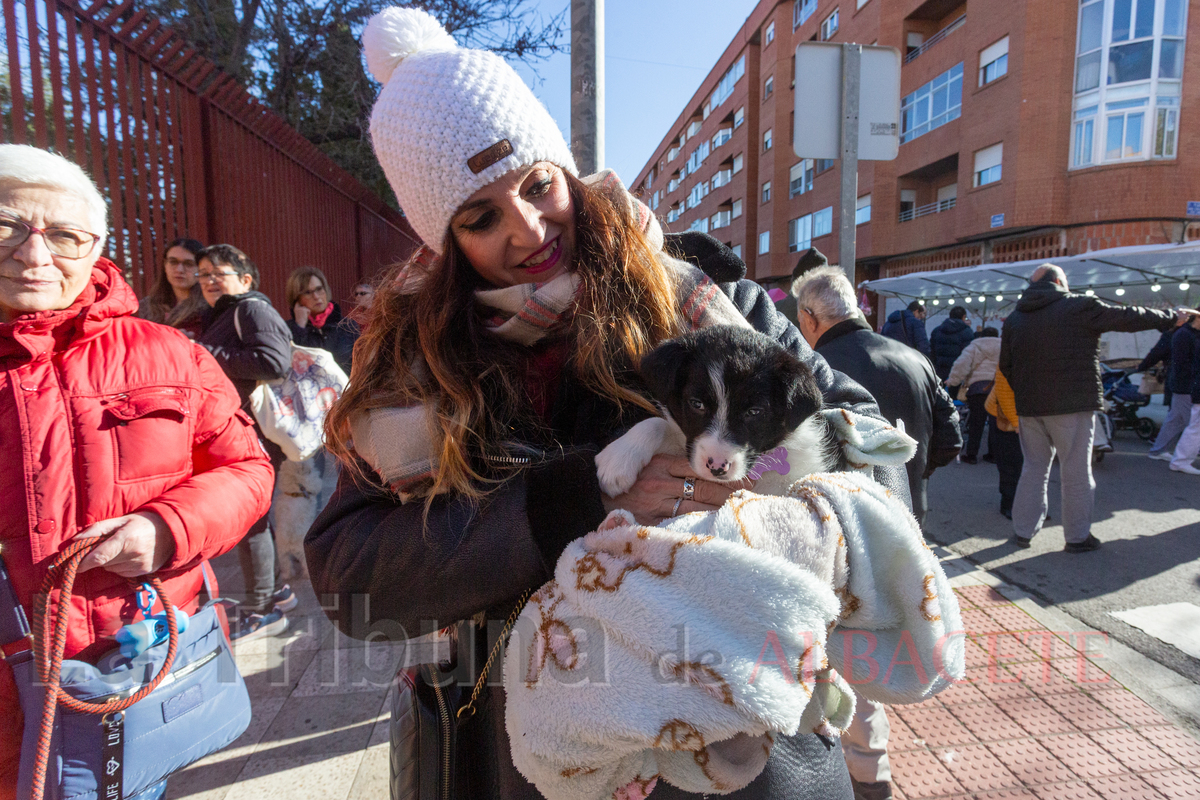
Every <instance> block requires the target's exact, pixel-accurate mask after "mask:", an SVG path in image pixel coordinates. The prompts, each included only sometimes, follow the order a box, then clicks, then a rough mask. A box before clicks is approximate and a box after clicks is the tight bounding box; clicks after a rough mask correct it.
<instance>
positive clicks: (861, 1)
mask: <svg viewBox="0 0 1200 800" xmlns="http://www.w3.org/2000/svg"><path fill="white" fill-rule="evenodd" d="M869 2H871V0H858V5H857V6H856V8H862V7H863V6H865V5H866V4H867V3H869Z"/></svg>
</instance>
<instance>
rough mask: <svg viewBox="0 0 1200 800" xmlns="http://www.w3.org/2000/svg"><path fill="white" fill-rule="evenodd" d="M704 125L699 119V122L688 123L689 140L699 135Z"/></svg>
mask: <svg viewBox="0 0 1200 800" xmlns="http://www.w3.org/2000/svg"><path fill="white" fill-rule="evenodd" d="M703 124H704V123H703V122H701V121H700V120H698V119H697V120H692V121H691V122H689V123H688V126H687V136H688V138H689V139H690V138H692V137H693V136H695V135H696V134H697V133H699V132H700V126H701V125H703Z"/></svg>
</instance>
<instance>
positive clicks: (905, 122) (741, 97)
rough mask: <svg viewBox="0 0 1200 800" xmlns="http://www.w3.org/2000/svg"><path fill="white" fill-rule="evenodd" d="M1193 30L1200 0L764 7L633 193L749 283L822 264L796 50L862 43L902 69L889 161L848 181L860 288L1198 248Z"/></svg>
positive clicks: (833, 228)
mask: <svg viewBox="0 0 1200 800" xmlns="http://www.w3.org/2000/svg"><path fill="white" fill-rule="evenodd" d="M1189 5H1190V8H1189ZM1198 26H1200V0H1190V2H1189V0H967V2H963V1H962V0H786V1H785V2H778V1H777V0H762V2H760V3H759V4H758V6H757V7H756V8H755V9H754V11H753V12H752V13H751V14H750V16H749V17H748V18H747V20H746V22H745V24H744V25H743V26H742V28H741V29H740V30H739V31H737V33H736V35H735V36H734V37H733V40H732V41H731V42H730V44H729V46H728V48H726V50H725V52H724V53H723V54H722V56H721V58H720V59H719V60H718V61H717V63H716V65H715V66H714V68H713V70H712V71H711V72H710V73H709V75H708V76H707V77H706V78H705V80H704V81H703V83H702V84H701V86H700V88H699V90H698V91H697V92H696V93H695V95H693V97H692V99H691V101H690V102H689V103H688V106H687V107H686V108H685V109H684V110H683V112H682V113H681V114H680V115H679V117H678V118H677V119H676V121H675V124H674V125H673V126H672V127H671V128H670V130H668V131H666V133H665V135H664V137H663V140H662V142H661V143H660V144H659V146H658V148H657V149H656V151H655V153H654V156H653V158H651V159H650V161H649V162H648V163H647V164H646V165H645V166H644V167H643V168H642V171H641V172H640V173H639V174H638V176H637V178H636V179H635V180H633V181H632V182H631V184H630V185H631V186H633V187H634V190H635V192H636V193H637V194H638V195H639V196H640V197H642V198H643V200H644V201H646V202H647V203H648V204H649V205H650V207H651V208H652V209H653V210H654V211H655V213H657V214H658V215H659V217H660V218H661V219H662V220H663V221H664V224H665V225H666V227H667V228H668V229H669V230H672V231H681V230H688V229H695V230H703V231H706V232H708V233H710V234H712V235H713V236H715V237H716V238H718V239H720V240H722V241H724V242H725V243H727V244H729V245H730V246H731V247H733V248H734V250H735V251H737V252H738V253H739V254H740V255H741V257H742V258H743V260H745V261H746V263H747V265H748V276H749V277H752V278H755V279H757V280H760V281H764V282H765V281H770V280H772V279H774V278H779V277H782V276H787V275H789V274H790V273H791V269H792V267H793V266H794V265H795V263H796V260H797V258H798V255H797V254H798V253H799V252H802V251H804V250H806V249H807V248H808V247H809V246H810V245H811V246H816V247H817V248H819V249H820V250H821V251H822V252H824V253H826V254H827V255H828V256H830V258H831V260H834V261H836V259H837V254H838V252H839V244H838V230H839V225H840V213H839V212H840V209H839V203H840V196H839V193H840V188H841V186H840V174H839V170H840V167H839V162H837V161H832V160H829V161H820V160H813V159H804V158H800V157H798V156H797V155H796V154H795V152H794V150H793V148H792V128H793V119H794V114H795V110H794V108H793V106H794V94H793V92H794V86H795V84H794V80H796V79H797V78H796V76H794V74H793V73H794V71H795V70H794V64H795V48H796V45H797V44H799V43H800V42H805V41H809V40H819V41H834V42H859V43H862V44H880V45H884V46H888V47H895V48H897V49H899V50H900V52H901V53H902V54H903V57H902V68H901V96H902V101H901V144H900V155H899V157H898V158H897V159H896V160H894V161H890V162H883V161H879V162H860V164H859V176H858V185H859V198H858V202H857V210H856V213H855V221H856V224H857V227H856V231H857V261H858V263H857V268H858V277H859V279H860V280H861V279H864V278H878V277H892V276H896V275H903V274H906V273H909V272H915V271H920V270H930V269H949V268H952V267H960V266H967V265H973V264H980V263H995V262H1003V261H1015V260H1021V259H1028V258H1054V257H1058V256H1064V255H1074V254H1078V253H1083V252H1088V251H1091V250H1098V249H1102V248H1106V247H1117V246H1123V245H1139V244H1157V243H1167V242H1180V241H1186V240H1188V239H1189V238H1190V239H1196V238H1200V202H1196V201H1200V47H1197V46H1196V42H1193V43H1192V47H1190V48H1189V47H1187V40H1188V38H1189V37H1188V35H1187V33H1188V30H1189V28H1190V29H1191V31H1192V33H1193V37H1192V38H1193V39H1194V38H1195V33H1196V32H1197V31H1198V30H1200V27H1198ZM798 79H799V80H803V79H804V76H803V75H801V76H798ZM800 113H802V114H803V113H813V114H830V113H834V112H833V110H832V109H820V108H813V109H800ZM1189 201H1191V205H1190V206H1189ZM1189 210H1190V211H1192V212H1194V213H1193V214H1191V215H1189V214H1188V211H1189ZM1189 222H1194V223H1196V224H1189Z"/></svg>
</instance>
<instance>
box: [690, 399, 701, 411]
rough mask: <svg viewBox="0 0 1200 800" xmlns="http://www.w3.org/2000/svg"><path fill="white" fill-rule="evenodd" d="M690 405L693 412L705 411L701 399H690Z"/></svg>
mask: <svg viewBox="0 0 1200 800" xmlns="http://www.w3.org/2000/svg"><path fill="white" fill-rule="evenodd" d="M688 405H689V406H691V409H692V411H703V410H704V401H703V400H701V399H700V398H699V397H693V398H690V399H689V400H688Z"/></svg>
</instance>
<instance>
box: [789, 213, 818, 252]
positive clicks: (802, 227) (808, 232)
mask: <svg viewBox="0 0 1200 800" xmlns="http://www.w3.org/2000/svg"><path fill="white" fill-rule="evenodd" d="M812 218H813V215H812V214H805V215H804V216H803V217H796V218H795V219H791V220H788V252H789V253H797V252H799V251H801V250H807V249H808V248H810V247H812V239H813V237H812Z"/></svg>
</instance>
